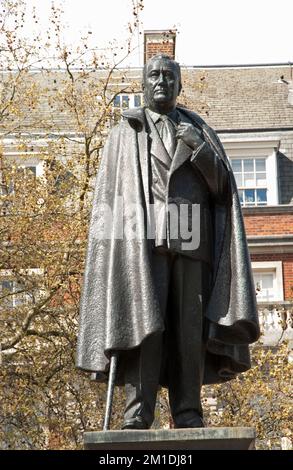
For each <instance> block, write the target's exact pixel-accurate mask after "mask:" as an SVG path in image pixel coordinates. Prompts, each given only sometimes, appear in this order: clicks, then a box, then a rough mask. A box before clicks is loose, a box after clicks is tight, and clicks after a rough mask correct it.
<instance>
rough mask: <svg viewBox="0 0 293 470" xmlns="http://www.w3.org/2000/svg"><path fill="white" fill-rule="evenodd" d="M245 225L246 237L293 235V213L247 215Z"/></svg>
mask: <svg viewBox="0 0 293 470" xmlns="http://www.w3.org/2000/svg"><path fill="white" fill-rule="evenodd" d="M292 212H293V208H292ZM244 223H245V229H246V235H255V236H261V235H262V236H265V235H293V213H292V214H264V215H259V214H252V215H249V214H245V216H244Z"/></svg>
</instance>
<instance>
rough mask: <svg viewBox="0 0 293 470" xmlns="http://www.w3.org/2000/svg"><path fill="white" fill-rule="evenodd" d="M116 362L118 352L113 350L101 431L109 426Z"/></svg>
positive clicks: (106, 429)
mask: <svg viewBox="0 0 293 470" xmlns="http://www.w3.org/2000/svg"><path fill="white" fill-rule="evenodd" d="M117 362H118V353H117V352H114V353H113V354H112V356H111V359H110V370H109V381H108V390H107V400H106V411H105V419H104V426H103V431H108V430H109V426H110V420H111V412H112V404H113V394H114V386H115V378H116V370H117Z"/></svg>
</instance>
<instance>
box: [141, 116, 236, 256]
mask: <svg viewBox="0 0 293 470" xmlns="http://www.w3.org/2000/svg"><path fill="white" fill-rule="evenodd" d="M178 113H179V112H178ZM146 118H147V124H148V132H149V153H150V158H151V182H150V185H151V194H150V196H151V202H154V204H155V218H156V223H155V246H163V247H164V248H166V249H168V250H170V251H174V252H178V253H183V254H184V255H185V256H188V257H192V258H193V259H197V260H201V261H205V262H208V263H209V264H212V260H213V248H212V247H213V241H212V232H213V226H212V214H211V207H212V205H213V201H212V200H217V201H218V202H219V203H221V202H224V201H225V199H226V196H227V179H228V175H227V172H228V171H227V168H226V166H225V164H224V163H223V161H222V160H221V159H220V157H219V156H218V155H217V153H216V152H214V151H213V149H212V148H211V147H210V145H209V144H208V143H207V142H205V140H204V136H203V135H202V139H201V141H199V143H198V148H197V149H196V150H193V149H191V148H189V147H188V146H187V145H185V144H184V143H183V142H182V141H180V140H179V142H178V144H177V147H176V151H175V154H174V156H173V158H171V157H170V156H169V154H168V153H167V151H166V149H165V146H164V144H163V142H162V140H161V138H160V136H159V133H158V131H157V128H156V126H155V124H154V122H153V120H152V119H151V117H150V116H149V114H148V112H146ZM180 120H181V122H182V121H183V122H189V123H190V122H191V121H190V119H189V118H188V116H187V115H184V114H182V113H180ZM185 158H186V160H185ZM183 160H185V161H184V162H183V164H181V162H182V161H183ZM178 161H179V165H178ZM174 173H175V174H174ZM192 206H193V207H192ZM156 208H158V209H157V210H156ZM168 208H169V209H170V211H169V213H168Z"/></svg>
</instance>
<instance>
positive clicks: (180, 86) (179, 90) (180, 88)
mask: <svg viewBox="0 0 293 470" xmlns="http://www.w3.org/2000/svg"><path fill="white" fill-rule="evenodd" d="M181 90H182V83H181V82H180V83H179V89H178V96H179V95H180V93H181Z"/></svg>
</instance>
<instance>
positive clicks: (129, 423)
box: [122, 416, 149, 429]
mask: <svg viewBox="0 0 293 470" xmlns="http://www.w3.org/2000/svg"><path fill="white" fill-rule="evenodd" d="M122 429H149V425H148V424H147V423H146V421H145V420H144V419H143V418H142V417H141V416H136V417H135V418H131V419H127V420H126V421H124V423H123V425H122Z"/></svg>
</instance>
